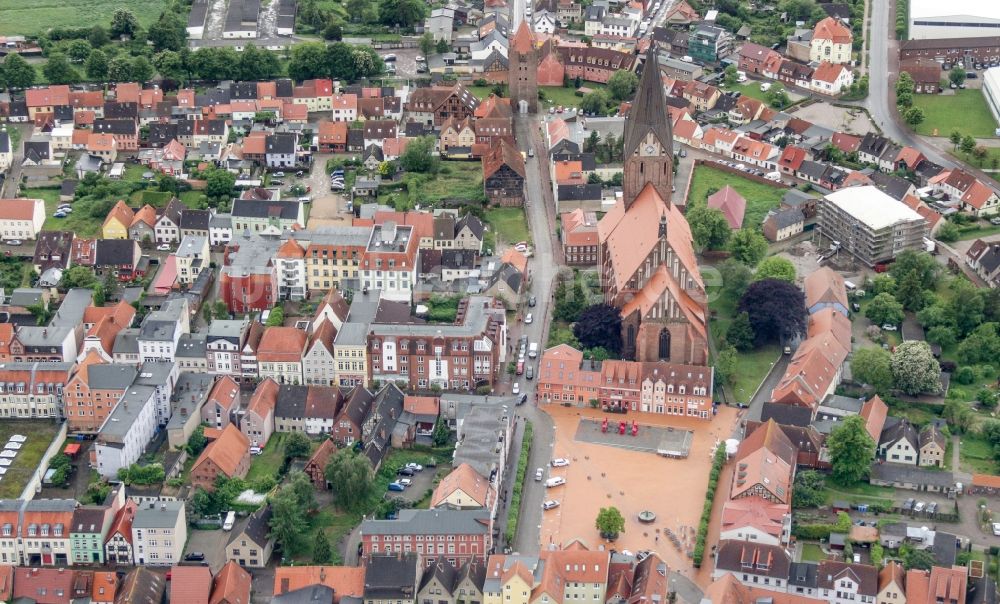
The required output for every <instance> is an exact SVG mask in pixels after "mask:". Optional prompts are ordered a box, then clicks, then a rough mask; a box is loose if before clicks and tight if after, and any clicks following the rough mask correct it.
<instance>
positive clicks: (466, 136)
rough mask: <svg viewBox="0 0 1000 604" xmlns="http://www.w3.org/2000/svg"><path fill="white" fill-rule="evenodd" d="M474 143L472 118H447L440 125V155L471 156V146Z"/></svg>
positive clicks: (474, 133) (474, 134) (474, 131)
mask: <svg viewBox="0 0 1000 604" xmlns="http://www.w3.org/2000/svg"><path fill="white" fill-rule="evenodd" d="M475 144H476V130H475V128H474V127H473V120H472V118H469V117H466V118H465V119H462V120H456V119H455V118H448V120H447V121H445V122H444V124H442V125H441V136H440V141H439V143H438V147H439V148H440V150H441V154H442V155H447V156H449V157H456V156H457V157H471V156H472V147H473V145H475Z"/></svg>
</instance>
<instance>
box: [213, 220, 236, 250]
mask: <svg viewBox="0 0 1000 604" xmlns="http://www.w3.org/2000/svg"><path fill="white" fill-rule="evenodd" d="M232 240H233V217H232V215H231V214H214V215H213V216H212V217H211V218H210V219H209V221H208V244H209V245H210V246H212V247H216V246H222V245H226V244H227V243H229V242H230V241H232Z"/></svg>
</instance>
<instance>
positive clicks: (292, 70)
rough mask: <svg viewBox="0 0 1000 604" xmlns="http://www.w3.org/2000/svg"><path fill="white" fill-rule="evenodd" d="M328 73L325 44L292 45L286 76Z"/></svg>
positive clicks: (310, 77)
mask: <svg viewBox="0 0 1000 604" xmlns="http://www.w3.org/2000/svg"><path fill="white" fill-rule="evenodd" d="M199 52H201V51H199ZM328 75H330V70H329V68H328V67H327V63H326V45H324V44H323V43H322V42H304V43H302V44H296V45H295V46H292V50H291V52H290V53H289V57H288V77H290V78H292V79H294V80H309V79H312V78H318V77H325V76H328Z"/></svg>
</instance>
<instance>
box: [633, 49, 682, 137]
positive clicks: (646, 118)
mask: <svg viewBox="0 0 1000 604" xmlns="http://www.w3.org/2000/svg"><path fill="white" fill-rule="evenodd" d="M650 131H652V132H653V134H655V135H656V138H657V139H659V141H660V144H662V145H663V146H664V147H666V148H668V149H669V148H670V147H672V146H673V135H672V133H671V131H670V118H669V117H668V113H667V98H666V93H665V92H664V91H663V82H662V80H661V79H660V64H659V62H658V61H657V60H656V49H655V48H654V47H653V46H652V45H650V47H649V50H648V51H647V52H646V61H645V63H644V64H643V68H642V77H641V78H640V79H639V87H638V88H637V89H636V91H635V102H634V103H633V104H632V107H631V109H629V111H628V117H627V118H626V119H625V133H624V135H623V136H624V139H625V156H626V157H628V156H629V155H631V154H632V153H633V152H634V151H635V149H636V148H637V147H638V146H639V144H640V143H641V142H642V139H644V138H646V134H647V133H648V132H650Z"/></svg>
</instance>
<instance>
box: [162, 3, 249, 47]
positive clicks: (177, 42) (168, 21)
mask: <svg viewBox="0 0 1000 604" xmlns="http://www.w3.org/2000/svg"><path fill="white" fill-rule="evenodd" d="M147 39H148V40H149V41H150V42H152V43H153V50H155V51H156V52H160V51H162V50H173V51H178V50H180V49H181V48H183V47H184V45H185V44H186V43H187V29H186V24H185V23H184V21H182V20H181V18H180V16H179V15H178V14H177V13H175V12H173V11H169V10H165V11H163V12H162V13H160V18H159V19H157V21H156V23H153V24H152V25H150V26H149V31H148V32H147ZM252 46H253V45H252V44H250V45H248V46H247V47H248V48H250V47H252Z"/></svg>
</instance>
